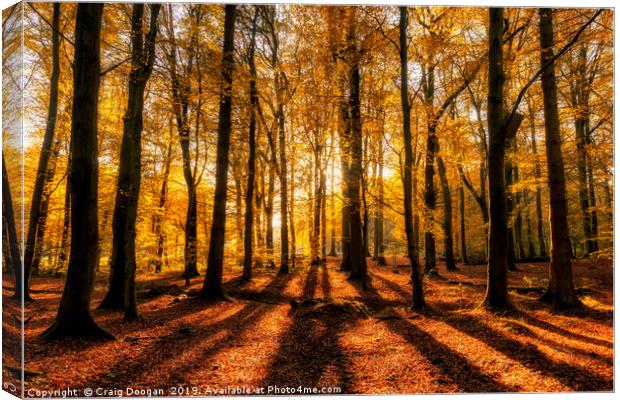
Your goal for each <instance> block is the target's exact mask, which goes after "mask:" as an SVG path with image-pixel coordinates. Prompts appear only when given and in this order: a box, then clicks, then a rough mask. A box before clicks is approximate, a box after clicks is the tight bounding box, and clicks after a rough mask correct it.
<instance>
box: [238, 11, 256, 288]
mask: <svg viewBox="0 0 620 400" xmlns="http://www.w3.org/2000/svg"><path fill="white" fill-rule="evenodd" d="M257 18H258V8H256V9H255V10H254V17H253V19H252V37H251V39H250V48H249V50H248V64H249V67H250V125H249V127H248V148H249V155H248V181H247V187H246V192H245V228H244V235H243V275H242V277H241V279H242V280H244V281H249V280H250V279H252V250H253V249H252V229H253V224H254V213H253V209H252V204H253V200H254V182H255V179H256V178H255V176H256V109H257V108H258V92H257V90H256V64H255V62H254V49H255V43H256V20H257Z"/></svg>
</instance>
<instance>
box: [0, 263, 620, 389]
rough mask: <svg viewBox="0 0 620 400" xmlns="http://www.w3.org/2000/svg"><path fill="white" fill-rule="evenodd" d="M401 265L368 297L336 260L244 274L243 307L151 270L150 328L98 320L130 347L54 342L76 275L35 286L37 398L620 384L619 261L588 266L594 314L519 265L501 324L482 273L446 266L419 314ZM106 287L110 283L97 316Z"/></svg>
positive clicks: (537, 271) (99, 288) (583, 273)
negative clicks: (619, 329)
mask: <svg viewBox="0 0 620 400" xmlns="http://www.w3.org/2000/svg"><path fill="white" fill-rule="evenodd" d="M388 263H389V264H390V265H389V266H386V267H379V266H376V265H375V264H374V262H373V261H369V264H370V265H369V273H370V276H371V279H372V281H371V287H370V288H369V289H367V290H361V288H360V286H359V285H358V284H356V283H352V282H349V281H348V280H347V279H346V275H345V274H344V273H343V272H340V271H339V270H338V260H337V259H332V258H330V259H329V261H328V263H327V265H324V266H307V265H302V264H301V263H299V264H298V265H297V266H296V267H294V268H293V269H292V273H291V274H290V275H288V276H277V274H276V272H277V271H275V270H273V271H269V270H262V271H258V272H257V273H256V275H255V278H254V280H253V281H252V282H251V283H248V284H241V283H239V282H238V281H237V280H236V276H238V275H239V274H238V273H237V274H230V275H227V276H226V277H225V280H226V281H227V283H226V290H227V293H228V294H229V295H230V296H232V297H233V298H234V301H233V302H208V301H204V300H199V299H196V298H193V297H192V292H193V291H192V290H191V289H198V288H200V285H201V284H202V277H197V278H195V279H194V280H193V281H192V286H191V287H190V288H189V289H188V288H185V287H184V286H183V281H182V280H181V279H179V277H178V272H177V273H175V274H174V275H172V274H169V275H144V276H140V278H139V281H140V282H139V294H138V296H139V308H140V312H141V316H142V319H141V320H140V321H136V322H124V321H123V320H122V313H119V312H110V311H100V310H94V311H93V315H94V317H95V319H96V321H97V322H98V323H99V324H100V325H101V326H103V327H105V328H106V329H108V330H109V331H110V332H112V333H113V334H114V335H115V336H116V337H117V338H118V340H116V341H111V342H89V341H85V340H81V339H67V340H64V341H55V342H51V343H45V342H43V341H42V340H41V339H39V337H38V336H39V335H40V334H41V332H43V330H44V329H45V328H47V327H48V326H49V325H50V324H51V323H52V321H53V318H54V316H55V313H56V310H57V307H58V302H59V299H60V295H61V291H62V287H63V281H62V279H55V278H34V279H33V285H32V288H33V290H32V295H33V297H34V298H35V299H36V301H35V302H33V303H29V304H27V306H26V311H25V319H24V322H25V336H26V347H25V353H26V354H25V360H26V378H25V381H26V382H25V388H26V395H27V396H28V395H32V396H34V395H41V392H37V391H43V390H45V391H49V390H54V389H60V388H65V389H66V388H70V389H76V390H77V391H78V392H77V394H78V395H79V396H83V395H84V393H85V392H83V391H84V390H85V389H87V388H89V389H91V390H93V392H92V395H93V396H96V395H119V394H122V395H131V394H134V395H135V394H142V395H144V394H148V393H149V392H148V390H150V391H151V392H150V393H151V394H154V395H213V394H218V393H219V394H235V393H249V392H253V393H258V394H275V393H283V392H285V393H289V394H300V392H301V393H306V394H308V393H338V392H341V393H437V392H444V393H445V392H447V393H454V392H506V391H507V392H519V391H525V392H548V391H554V392H556V391H611V390H612V389H613V293H612V290H613V273H612V263H611V261H609V260H585V261H584V260H582V261H575V262H574V271H575V276H576V278H575V280H576V284H577V287H578V288H579V293H580V298H581V299H582V301H583V302H584V304H585V305H586V307H585V308H583V309H581V310H577V311H574V312H571V313H555V312H550V311H549V310H548V309H547V307H545V306H544V305H542V304H540V303H538V302H537V301H536V297H537V296H539V295H540V294H541V291H542V288H543V287H544V286H545V284H546V277H547V264H546V263H532V264H528V263H525V264H519V265H518V268H519V271H518V272H512V273H511V275H510V282H509V285H510V287H511V296H512V300H513V303H514V304H515V306H516V307H515V310H514V311H510V312H506V313H502V314H493V313H490V312H488V311H484V310H482V309H480V308H477V305H478V304H479V303H480V302H481V300H482V298H483V296H484V290H485V285H484V283H485V266H483V265H464V266H459V270H458V271H456V272H448V271H446V270H445V269H444V268H443V265H441V266H440V271H439V272H440V277H433V278H426V280H425V287H426V294H427V301H428V304H429V306H430V308H429V310H428V311H425V312H423V313H417V312H414V311H411V310H409V309H408V307H407V306H408V305H409V303H410V299H411V289H410V284H409V269H408V267H407V266H406V265H404V264H405V261H404V260H403V259H398V258H389V259H388ZM9 278H10V277H7V278H5V282H4V288H3V301H4V324H3V333H4V338H5V340H9V341H10V340H11V337H13V339H15V337H14V336H16V335H17V332H18V326H19V324H16V323H15V321H19V318H21V317H20V316H14V315H11V314H10V313H12V312H15V311H16V310H17V307H18V303H16V302H15V301H14V300H11V299H10V294H11V292H10V287H11V286H12V285H11V284H10V283H9V281H8V280H7V279H9ZM105 288H106V282H105V278H104V277H100V278H99V280H98V281H97V283H96V287H95V295H94V300H93V306H96V305H97V304H98V303H99V302H100V301H101V299H102V297H103V294H104V292H105ZM19 322H21V321H19ZM13 342H14V343H17V342H16V340H13ZM11 364H13V366H14V365H19V364H18V363H17V361H16V360H15V359H12V358H11V353H10V352H9V353H7V352H5V360H4V365H5V368H4V369H3V374H4V377H5V382H6V381H7V379H8V380H15V378H16V377H15V376H14V375H15V374H16V371H17V369H15V368H12V367H11ZM129 388H131V389H129ZM261 388H262V389H261ZM276 388H277V389H278V390H280V392H276ZM140 389H142V390H143V391H142V392H140ZM105 390H108V392H105ZM239 390H241V392H239ZM97 391H98V392H97ZM119 391H120V392H119ZM235 391H237V392H235ZM47 394H49V395H51V396H52V397H59V396H61V395H62V393H53V392H52V393H47ZM69 395H71V393H69Z"/></svg>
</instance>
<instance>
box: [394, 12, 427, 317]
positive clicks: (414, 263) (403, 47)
mask: <svg viewBox="0 0 620 400" xmlns="http://www.w3.org/2000/svg"><path fill="white" fill-rule="evenodd" d="M408 19H409V16H408V12H407V7H400V22H399V32H400V36H399V39H400V47H399V49H400V51H399V53H400V82H401V83H400V101H401V107H402V112H403V141H404V146H405V168H404V177H403V189H404V194H405V199H404V206H405V232H406V235H407V256H408V257H409V263H410V264H411V282H412V291H413V293H412V297H413V303H412V308H414V309H423V308H425V307H426V302H425V300H424V286H423V283H422V277H421V276H420V262H419V260H418V250H417V243H415V242H414V236H413V210H412V203H413V193H412V187H413V182H412V168H413V150H412V148H411V115H410V111H411V106H410V104H409V88H408V85H409V76H408V75H409V74H408V68H407V65H408V61H409V60H408V52H407V49H408V46H409V45H408V43H407V25H408V24H409V21H408Z"/></svg>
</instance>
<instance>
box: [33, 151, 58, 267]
mask: <svg viewBox="0 0 620 400" xmlns="http://www.w3.org/2000/svg"><path fill="white" fill-rule="evenodd" d="M59 153H60V140H58V139H56V141H55V142H54V146H53V147H52V154H51V156H50V159H49V163H48V168H47V177H46V178H45V185H44V187H43V196H42V199H41V208H40V210H39V223H38V224H37V233H36V240H35V243H34V252H33V259H32V267H31V274H34V275H36V274H38V273H39V267H40V264H41V257H42V251H43V238H44V237H45V226H46V225H47V212H48V210H49V203H50V197H51V195H52V193H51V192H50V190H51V186H52V185H53V183H54V176H55V174H56V167H57V164H58V155H59Z"/></svg>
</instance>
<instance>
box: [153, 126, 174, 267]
mask: <svg viewBox="0 0 620 400" xmlns="http://www.w3.org/2000/svg"><path fill="white" fill-rule="evenodd" d="M171 162H172V132H171V133H170V142H169V143H168V149H167V150H166V159H165V161H164V172H163V176H162V181H161V190H160V192H159V205H158V206H159V207H158V210H157V217H156V226H155V234H156V236H157V258H156V259H155V273H160V272H161V267H162V264H163V261H164V260H163V256H164V252H165V247H166V231H165V229H164V221H163V220H164V215H165V213H166V202H167V200H168V177H169V176H170V163H171Z"/></svg>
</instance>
